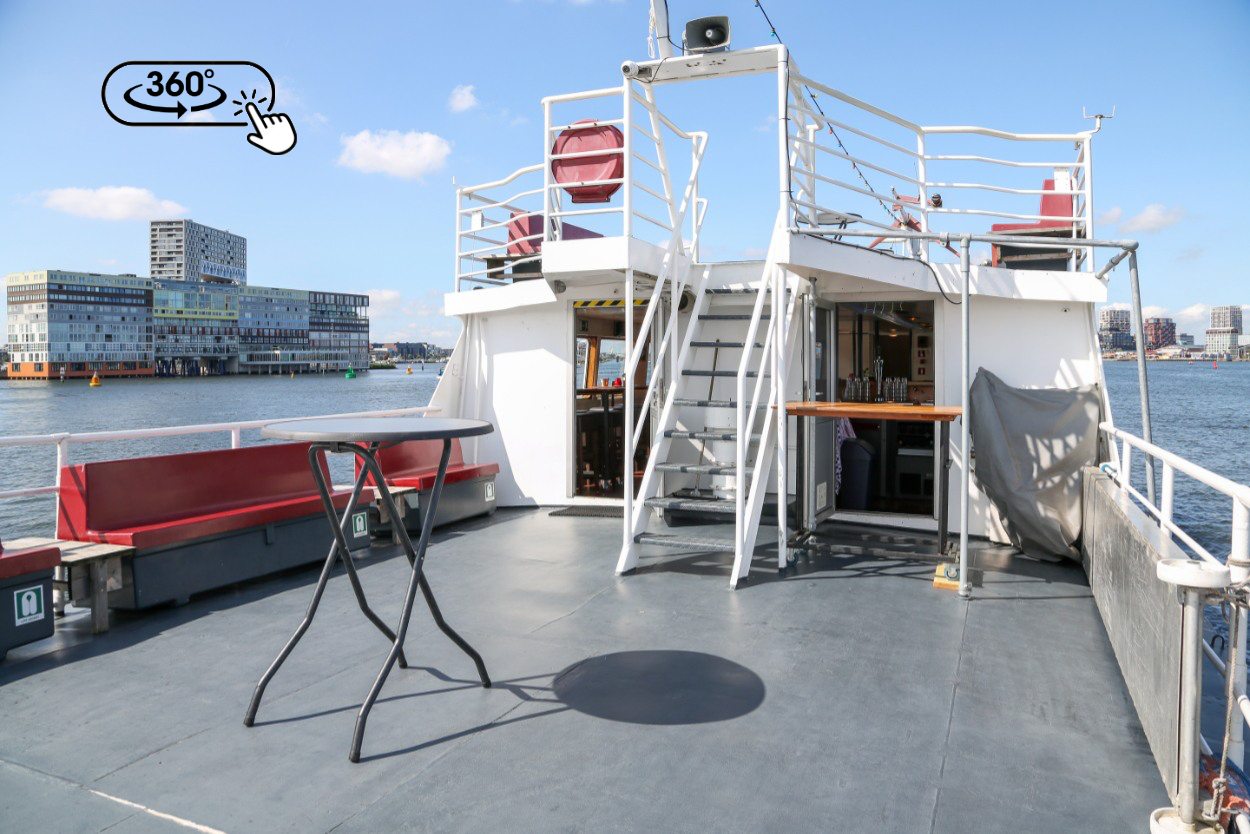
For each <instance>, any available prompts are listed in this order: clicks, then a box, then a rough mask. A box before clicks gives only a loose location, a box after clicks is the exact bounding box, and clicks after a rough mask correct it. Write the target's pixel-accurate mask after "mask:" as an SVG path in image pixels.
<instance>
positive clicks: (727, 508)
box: [643, 496, 734, 515]
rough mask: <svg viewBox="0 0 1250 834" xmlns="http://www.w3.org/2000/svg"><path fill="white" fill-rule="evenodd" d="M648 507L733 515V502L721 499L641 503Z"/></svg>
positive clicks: (662, 499)
mask: <svg viewBox="0 0 1250 834" xmlns="http://www.w3.org/2000/svg"><path fill="white" fill-rule="evenodd" d="M643 503H644V504H646V505H647V506H648V507H654V508H657V509H661V510H682V511H685V512H695V513H718V514H726V515H733V514H734V502H733V501H729V500H726V499H723V498H718V499H698V498H673V497H671V496H670V497H663V498H648V499H647V500H646V501H644V502H643Z"/></svg>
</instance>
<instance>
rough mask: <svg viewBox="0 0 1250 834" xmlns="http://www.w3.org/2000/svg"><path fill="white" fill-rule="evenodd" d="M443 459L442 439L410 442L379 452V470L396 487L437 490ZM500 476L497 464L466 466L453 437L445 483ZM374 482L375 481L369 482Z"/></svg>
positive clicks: (358, 472) (358, 464) (458, 443)
mask: <svg viewBox="0 0 1250 834" xmlns="http://www.w3.org/2000/svg"><path fill="white" fill-rule="evenodd" d="M442 456H443V442H442V441H441V440H409V441H408V442H406V443H397V444H396V445H394V446H387V447H385V448H383V449H379V450H378V453H377V458H378V467H379V468H381V470H382V474H383V475H385V476H386V482H387V483H388V484H391V485H392V486H403V487H415V488H417V489H420V490H429V489H433V488H434V480H435V479H436V478H437V477H438V462H439V459H440V458H442ZM498 473H499V464H497V463H478V464H466V463H465V462H464V451H463V450H462V449H461V448H460V441H459V440H458V439H455V438H453V439H452V441H451V454H450V455H449V456H448V458H447V474H446V476H444V478H443V483H445V484H454V483H458V482H460V481H469V480H472V479H473V478H480V477H483V476H486V475H496V474H498ZM356 474H357V475H359V474H360V461H359V460H358V461H356ZM369 483H370V484H372V483H373V479H372V478H370V479H369Z"/></svg>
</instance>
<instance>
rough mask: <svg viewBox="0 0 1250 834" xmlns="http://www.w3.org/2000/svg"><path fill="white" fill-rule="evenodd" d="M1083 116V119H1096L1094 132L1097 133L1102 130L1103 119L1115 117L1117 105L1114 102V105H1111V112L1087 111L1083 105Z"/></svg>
mask: <svg viewBox="0 0 1250 834" xmlns="http://www.w3.org/2000/svg"><path fill="white" fill-rule="evenodd" d="M1081 118H1082V119H1093V120H1094V133H1097V132H1098V131H1100V130H1102V120H1103V119H1114V118H1115V105H1114V104H1113V105H1111V112H1110V113H1086V112H1085V108H1084V107H1083V106H1082V107H1081Z"/></svg>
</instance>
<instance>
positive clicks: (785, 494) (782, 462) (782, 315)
mask: <svg viewBox="0 0 1250 834" xmlns="http://www.w3.org/2000/svg"><path fill="white" fill-rule="evenodd" d="M773 281H774V282H775V283H774V284H773V408H774V409H775V410H776V414H777V569H778V570H785V569H786V565H787V564H788V563H789V553H788V550H787V548H786V542H787V540H788V538H789V532H790V531H789V529H788V528H787V520H788V516H789V505H790V500H789V499H790V474H789V472H788V470H787V468H786V464H787V463H788V462H789V461H788V460H787V455H789V453H790V450H789V448H788V442H787V438H786V428H787V426H786V376H787V373H788V372H787V369H786V365H787V363H786V330H787V327H786V324H787V322H786V311H787V310H788V309H789V306H790V305H789V304H787V303H786V285H787V283H788V281H787V275H786V271H785V270H784V269H782V268H781V267H780V266H778V267H774V276H773ZM743 350H746V348H743Z"/></svg>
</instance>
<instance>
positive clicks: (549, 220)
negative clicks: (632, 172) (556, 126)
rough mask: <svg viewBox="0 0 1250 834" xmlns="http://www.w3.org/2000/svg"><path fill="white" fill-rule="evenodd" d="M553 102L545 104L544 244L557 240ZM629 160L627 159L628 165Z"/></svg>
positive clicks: (545, 102)
mask: <svg viewBox="0 0 1250 834" xmlns="http://www.w3.org/2000/svg"><path fill="white" fill-rule="evenodd" d="M551 143H552V139H551V102H549V101H544V102H543V243H547V242H548V241H552V240H555V228H554V227H555V223H554V222H553V221H554V218H553V217H552V216H551V214H552V212H553V210H554V208H553V205H552V202H553V200H554V198H555V195H554V194H553V193H552V185H553V182H552V173H551ZM628 162H629V160H628V159H626V164H628Z"/></svg>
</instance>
